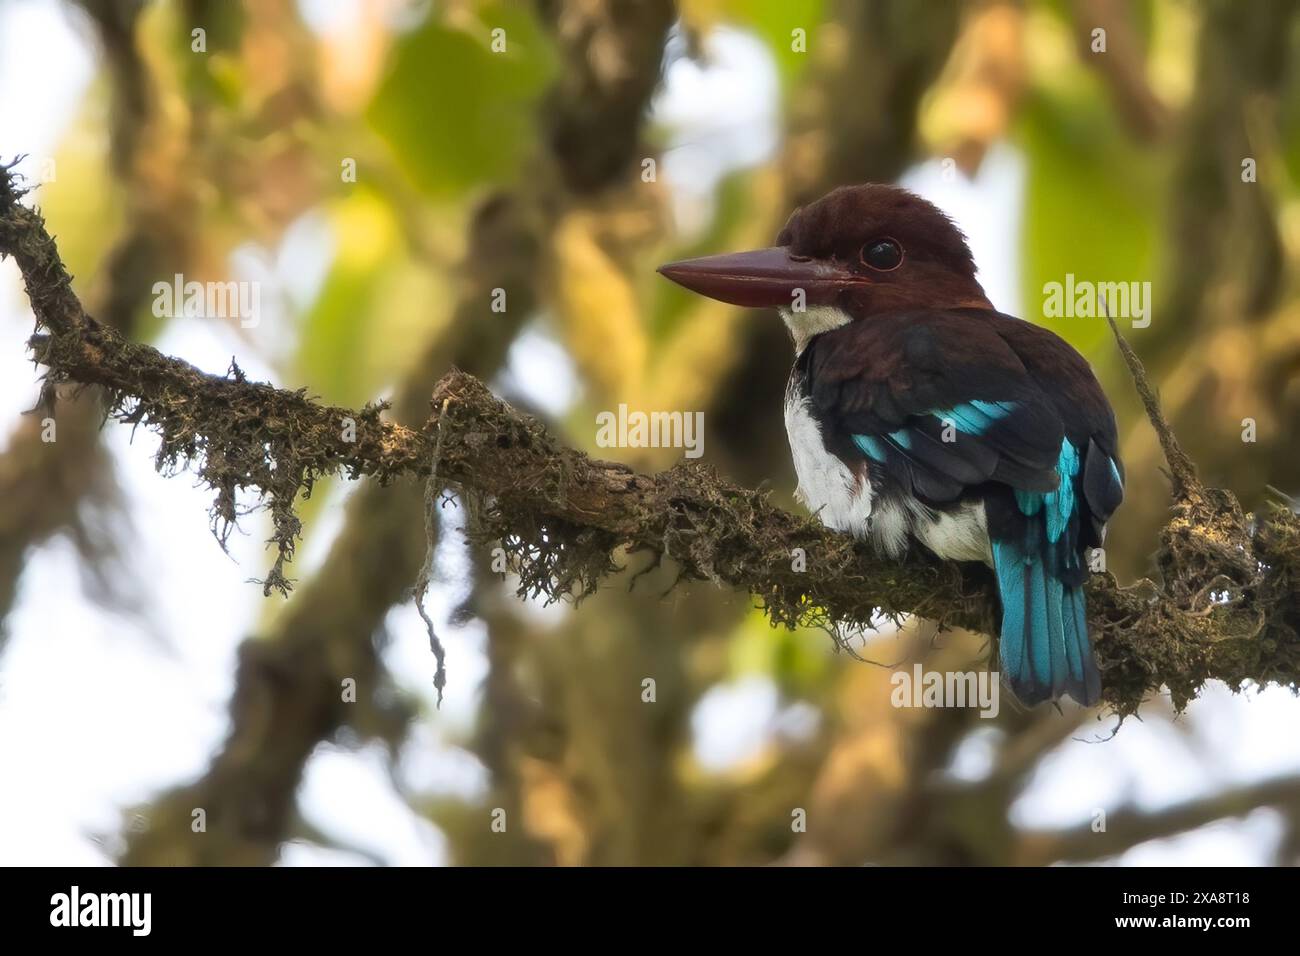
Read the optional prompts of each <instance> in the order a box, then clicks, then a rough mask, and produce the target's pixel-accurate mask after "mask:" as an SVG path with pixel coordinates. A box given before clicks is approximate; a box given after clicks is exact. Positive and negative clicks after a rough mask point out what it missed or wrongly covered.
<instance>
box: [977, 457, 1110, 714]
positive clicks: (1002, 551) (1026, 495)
mask: <svg viewBox="0 0 1300 956" xmlns="http://www.w3.org/2000/svg"><path fill="white" fill-rule="evenodd" d="M1078 471H1079V461H1078V455H1077V453H1076V451H1075V449H1074V446H1073V445H1071V444H1070V443H1069V442H1068V441H1067V442H1064V443H1062V446H1061V458H1060V462H1059V464H1058V472H1059V474H1060V477H1061V482H1060V486H1059V487H1058V488H1057V489H1056V490H1054V491H1051V492H1047V493H1036V492H1023V491H1017V492H1016V493H1015V499H1016V502H1015V503H1016V510H1017V511H1018V512H1019V515H1018V517H1019V518H1020V519H1021V520H1019V521H1017V522H1016V525H1017V527H1016V533H1014V534H1012V535H1010V536H1006V537H1001V536H995V537H994V538H993V541H992V544H993V567H994V570H995V571H996V573H997V579H998V592H999V594H1000V596H1001V598H1002V637H1001V642H1000V648H1001V650H1000V653H1001V664H1002V673H1003V676H1004V677H1006V679H1007V682H1008V683H1009V684H1010V685H1011V689H1012V691H1014V692H1015V695H1016V696H1017V697H1018V698H1020V700H1022V701H1024V702H1025V703H1027V704H1036V703H1039V702H1041V701H1044V700H1054V699H1056V698H1058V697H1060V696H1061V695H1062V694H1069V695H1070V696H1071V697H1073V698H1074V699H1075V700H1076V701H1078V702H1079V703H1080V704H1084V705H1089V706H1090V705H1092V704H1095V703H1096V702H1097V701H1098V700H1099V699H1100V697H1101V677H1100V675H1099V674H1098V672H1097V665H1096V663H1095V662H1094V661H1093V657H1092V645H1091V644H1090V643H1089V641H1088V621H1087V613H1086V608H1085V604H1084V596H1083V582H1084V580H1085V578H1086V576H1087V575H1086V572H1085V571H1084V569H1083V566H1082V557H1081V555H1080V553H1079V549H1078V546H1077V540H1078V525H1079V522H1078V513H1077V511H1076V501H1075V496H1074V487H1073V479H1074V477H1075V476H1076V475H1077V474H1078Z"/></svg>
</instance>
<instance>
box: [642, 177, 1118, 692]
mask: <svg viewBox="0 0 1300 956" xmlns="http://www.w3.org/2000/svg"><path fill="white" fill-rule="evenodd" d="M659 271H660V272H662V273H663V274H664V275H665V276H667V277H668V278H669V279H672V280H673V281H674V282H677V283H679V284H681V285H683V286H685V287H686V288H688V289H691V290H693V291H695V292H698V293H700V294H702V295H706V296H709V297H710V298H714V299H719V300H721V301H723V302H729V303H732V304H734V305H739V306H747V307H754V308H776V309H778V310H779V312H780V314H781V317H782V318H783V319H784V320H785V324H786V325H787V327H788V328H789V330H790V333H791V336H792V337H793V339H794V349H795V355H796V358H795V363H794V368H793V370H792V371H791V374H790V382H789V385H788V388H787V392H786V400H785V425H786V431H787V432H788V434H789V438H790V448H791V451H792V453H793V456H794V465H795V471H796V472H797V474H798V477H799V495H800V497H801V499H802V500H803V501H804V503H805V504H806V505H807V506H808V508H809V509H810V510H812V511H814V512H815V513H816V514H817V515H818V516H819V517H820V518H821V520H822V521H823V522H824V523H825V524H826V525H828V526H829V527H831V528H835V529H838V530H841V531H847V532H850V533H852V534H854V535H855V536H857V537H859V538H863V539H866V540H868V541H869V542H871V543H872V544H873V545H874V546H875V547H876V548H877V549H878V550H879V551H881V552H882V553H884V554H886V555H889V556H892V557H896V558H898V557H902V556H903V555H904V554H905V553H906V552H907V550H908V548H909V547H911V546H914V545H919V546H920V547H921V548H924V549H926V550H928V551H930V552H932V553H933V554H935V555H937V556H938V557H940V558H945V559H949V560H953V561H982V562H984V563H985V564H987V565H989V566H990V567H991V568H992V569H993V571H994V577H995V578H996V581H997V587H998V593H999V596H1000V598H1001V602H1000V603H1001V608H1002V621H1001V629H1000V630H1001V638H1000V641H999V653H1000V657H1001V670H1002V675H1003V679H1004V680H1005V681H1006V682H1007V683H1008V684H1009V686H1010V687H1011V689H1012V691H1013V692H1014V693H1015V695H1016V696H1017V697H1018V698H1020V699H1021V700H1022V701H1024V702H1026V703H1030V704H1034V703H1038V702H1040V701H1044V700H1048V699H1053V700H1054V699H1056V698H1059V697H1060V696H1061V695H1063V694H1069V695H1070V696H1071V697H1073V698H1074V699H1075V700H1076V701H1078V702H1079V703H1082V704H1093V703H1096V702H1097V700H1098V698H1099V696H1100V693H1101V680H1100V677H1099V675H1098V673H1097V666H1096V662H1095V661H1094V659H1093V654H1092V647H1091V645H1090V643H1089V641H1088V626H1087V622H1086V617H1085V609H1084V593H1083V583H1084V580H1085V578H1086V576H1087V573H1088V567H1087V561H1086V552H1087V551H1088V550H1089V549H1091V548H1094V547H1098V546H1100V545H1101V542H1102V539H1103V536H1104V534H1105V527H1106V521H1107V520H1108V519H1109V518H1110V516H1111V514H1112V513H1113V512H1114V511H1115V509H1116V508H1117V507H1118V506H1119V503H1120V500H1121V499H1122V497H1123V494H1124V470H1123V466H1122V465H1121V464H1120V460H1119V455H1118V449H1117V441H1116V434H1115V415H1114V412H1113V411H1112V410H1111V407H1110V404H1109V403H1108V402H1107V400H1106V396H1105V394H1104V393H1103V392H1102V390H1101V387H1100V386H1099V385H1098V384H1097V380H1096V378H1095V377H1094V376H1093V373H1092V370H1091V369H1090V368H1089V366H1088V363H1087V362H1086V361H1085V360H1084V358H1083V357H1082V356H1081V355H1079V353H1078V352H1076V351H1075V350H1074V349H1073V348H1071V347H1070V345H1068V344H1067V343H1066V342H1065V341H1064V340H1063V339H1061V338H1060V337H1059V336H1057V335H1055V334H1054V333H1052V332H1050V331H1048V330H1047V329H1044V328H1041V327H1039V326H1036V325H1034V324H1032V323H1030V322H1025V321H1022V320H1020V319H1017V318H1014V317H1012V316H1009V315H1004V314H1002V313H1000V312H998V311H997V310H996V309H994V308H993V306H992V304H991V303H990V302H989V300H988V298H987V297H986V296H985V294H984V290H983V288H982V287H981V286H980V284H979V282H978V281H977V280H976V278H975V262H974V260H973V258H972V256H971V252H970V248H969V247H968V246H967V244H966V239H965V237H964V236H963V235H962V234H961V232H960V231H959V230H958V229H957V227H956V226H955V225H954V224H953V222H952V221H951V220H950V219H949V218H948V217H947V216H945V215H944V214H943V213H942V212H940V211H939V209H937V208H936V207H935V206H933V205H932V204H931V203H929V202H926V201H925V200H923V199H921V198H920V197H918V196H915V195H913V194H912V193H910V192H908V191H906V190H904V189H900V188H898V187H894V186H886V185H878V184H868V185H863V186H850V187H842V188H840V189H836V190H835V191H834V192H832V193H830V194H829V195H827V196H824V197H823V198H821V199H819V200H818V201H817V202H815V203H812V204H811V205H809V206H806V207H803V208H801V209H798V210H796V211H795V213H794V215H792V216H791V217H790V220H789V222H787V223H786V225H785V228H784V229H782V230H781V234H780V235H779V236H778V237H777V245H776V246H775V247H773V248H770V249H763V250H759V251H755V252H742V253H737V254H734V255H719V256H708V257H706V258H702V259H689V260H686V261H683V262H674V263H671V264H669V265H665V266H663V267H661V268H660V270H659Z"/></svg>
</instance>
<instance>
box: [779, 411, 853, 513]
mask: <svg viewBox="0 0 1300 956" xmlns="http://www.w3.org/2000/svg"><path fill="white" fill-rule="evenodd" d="M785 430H786V434H787V435H789V437H790V454H791V455H792V456H793V457H794V470H795V474H796V475H798V476H799V490H798V496H799V500H800V501H802V502H803V503H804V504H805V505H807V507H808V510H809V511H811V512H812V513H813V514H815V515H817V517H818V518H820V519H821V521H822V524H824V525H826V526H827V527H828V528H834V529H835V530H836V531H847V532H849V533H850V534H852V535H854V536H855V537H859V538H862V537H866V535H867V530H868V529H869V528H870V525H871V521H870V519H871V484H870V482H868V481H866V480H865V478H864V479H863V480H861V481H859V479H858V477H857V476H856V475H854V474H853V472H852V471H850V470H849V467H848V465H846V464H844V462H842V461H840V459H839V458H837V457H836V456H835V455H832V454H831V453H830V452H828V451H827V450H826V443H825V442H823V441H822V430H821V426H820V425H818V424H817V419H815V418H813V415H812V410H811V409H810V408H809V400H808V397H807V396H806V395H800V394H798V392H797V391H796V389H794V388H791V389H790V390H789V391H788V392H787V393H786V396H785Z"/></svg>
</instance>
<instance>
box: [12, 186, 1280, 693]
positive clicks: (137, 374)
mask: <svg viewBox="0 0 1300 956" xmlns="http://www.w3.org/2000/svg"><path fill="white" fill-rule="evenodd" d="M20 195H21V190H20V189H19V188H18V187H17V186H16V184H15V183H14V181H13V179H12V177H11V176H10V174H9V172H8V171H7V170H5V171H4V173H3V174H0V255H11V256H13V257H14V258H15V259H16V260H17V262H18V265H19V268H20V269H21V271H22V274H23V277H24V281H25V283H26V287H27V293H28V296H29V298H30V299H31V303H32V308H33V311H34V312H35V314H36V320H37V331H36V334H35V335H34V336H33V337H32V339H31V341H30V346H31V348H32V351H33V356H34V358H35V360H36V361H37V362H39V363H40V364H42V365H44V366H46V368H47V372H46V376H45V387H44V390H43V401H45V402H47V403H52V402H53V400H54V388H55V386H57V385H59V384H62V383H75V384H77V385H82V386H85V385H95V386H100V387H102V388H103V389H104V390H105V392H106V395H107V408H108V415H109V417H111V418H115V419H117V420H119V421H122V422H125V423H130V424H132V425H141V424H143V425H145V426H147V427H148V428H150V429H152V430H153V431H154V432H156V433H157V434H158V435H159V437H160V439H161V445H160V447H159V450H158V453H157V464H158V467H159V469H160V470H161V471H165V472H166V471H172V470H175V469H178V468H180V467H183V466H192V467H194V468H195V469H196V470H197V472H198V475H199V477H200V478H201V479H202V480H203V481H204V482H205V483H206V484H207V485H208V486H209V487H210V488H212V489H213V491H214V492H215V494H216V499H215V501H214V504H213V508H212V515H213V523H214V531H215V532H216V533H217V535H218V536H219V537H222V536H224V534H225V533H226V532H227V531H228V529H229V528H230V526H231V525H232V524H233V522H234V521H235V520H236V519H237V518H238V517H239V512H238V510H237V501H238V495H239V494H240V493H241V492H247V493H253V494H256V495H258V496H260V502H261V504H262V505H264V506H265V507H266V508H267V509H268V510H269V511H270V512H271V516H272V520H273V526H274V535H273V538H272V542H273V543H274V544H275V546H276V549H277V557H276V560H275V566H274V568H273V569H272V571H271V573H270V575H269V576H268V578H267V580H266V582H265V590H266V591H267V592H268V593H269V591H270V590H271V589H273V588H275V589H279V590H282V591H285V590H287V589H288V587H289V582H288V579H287V578H286V577H285V574H284V566H285V564H286V563H287V562H288V561H289V560H290V559H291V558H292V555H293V549H294V545H295V543H296V540H297V536H298V534H299V531H300V526H299V522H298V519H297V517H296V515H295V512H294V505H295V502H296V500H297V497H298V495H299V494H308V493H310V491H311V488H312V484H313V482H314V481H315V480H316V478H318V477H319V476H321V475H324V474H331V473H340V474H343V475H346V476H348V477H352V478H355V477H359V476H362V475H367V476H371V477H374V478H377V479H378V480H379V481H381V482H386V481H388V480H390V479H392V478H395V477H397V476H399V475H412V476H422V477H427V476H428V475H429V473H430V471H431V469H432V467H433V463H434V462H435V460H436V462H437V474H438V482H439V483H440V484H442V485H444V486H446V487H449V488H452V489H453V490H456V491H458V492H459V493H460V494H461V496H462V497H463V499H464V500H465V501H466V502H467V503H468V504H469V505H470V506H471V512H472V514H473V517H474V521H473V524H472V534H473V536H474V537H475V538H477V539H479V540H484V541H489V540H490V541H500V542H502V544H503V546H504V548H505V550H506V553H507V554H508V555H510V556H511V560H512V561H513V563H514V567H515V570H517V571H518V573H519V577H520V586H519V590H520V593H521V594H525V595H529V596H532V597H543V598H545V599H548V600H552V599H560V598H563V597H566V596H569V597H581V596H582V595H584V594H586V593H588V592H589V591H590V590H592V589H593V588H595V587H596V585H597V583H598V581H599V580H600V578H601V577H602V576H603V575H605V574H606V573H607V572H608V571H610V570H611V569H612V568H613V567H614V559H615V555H616V553H617V552H619V551H620V549H628V550H632V551H644V552H648V553H649V554H651V555H653V556H654V557H655V558H657V559H662V558H665V557H667V558H670V559H671V560H672V561H674V562H675V563H676V565H677V567H678V568H679V571H680V576H681V578H682V579H697V580H708V581H712V582H714V583H715V584H717V585H719V586H723V587H728V588H734V589H742V590H745V591H748V592H750V593H751V594H753V595H755V596H756V597H757V598H758V599H759V600H760V602H761V603H762V605H763V607H764V608H765V610H766V612H767V614H768V616H769V617H770V618H771V620H772V622H773V624H780V625H784V626H787V627H794V626H798V625H817V626H823V627H826V628H828V629H829V630H831V632H832V633H833V634H835V635H837V637H840V639H841V642H842V635H843V634H844V633H846V629H856V628H859V627H865V626H869V625H870V624H871V622H872V621H873V620H879V616H880V615H882V614H883V615H885V616H889V617H898V616H900V615H903V614H915V615H919V616H922V617H926V618H930V619H932V620H936V621H939V622H940V623H942V624H945V625H961V626H965V627H970V628H974V629H977V630H981V631H984V632H986V633H991V632H992V631H993V629H994V628H993V623H994V621H995V617H996V602H995V598H994V595H993V591H992V587H991V581H990V579H989V576H988V575H987V573H986V572H985V571H984V570H983V569H982V568H979V567H965V566H959V565H955V564H949V563H939V562H927V561H923V560H920V559H915V560H912V561H910V562H908V563H905V564H899V563H895V562H892V561H887V560H883V559H880V558H878V557H876V556H874V555H873V554H871V553H870V552H868V551H867V550H865V549H864V548H862V547H860V546H859V545H857V544H855V543H854V542H853V541H852V540H851V539H850V538H848V537H847V536H845V535H843V534H839V533H837V532H833V531H829V530H827V529H826V528H825V527H823V526H822V525H821V524H820V523H819V522H817V521H816V520H815V519H813V518H810V517H805V516H798V515H794V514H791V513H789V512H786V511H783V510H782V509H780V508H778V507H776V506H775V505H773V504H772V503H771V502H770V501H769V500H768V498H767V496H766V495H765V494H763V493H760V492H755V491H751V490H747V489H744V488H741V487H738V486H736V485H734V484H732V483H730V482H728V481H726V480H724V479H722V478H720V477H719V476H718V475H717V474H715V473H714V472H713V470H712V469H710V468H708V467H705V466H700V465H697V464H694V463H682V464H680V465H678V466H676V467H674V468H672V469H670V470H668V471H665V472H661V473H659V474H657V475H653V476H651V475H642V474H637V473H635V472H633V471H632V470H631V469H629V468H627V467H626V466H624V465H621V464H618V463H615V462H608V461H599V460H596V459H593V458H591V457H589V456H588V455H586V454H584V453H582V452H579V451H576V450H574V449H572V448H568V447H566V446H564V445H563V444H561V443H560V442H559V441H558V440H557V439H556V438H555V437H554V436H552V435H551V434H549V432H548V431H547V430H546V429H545V428H544V427H543V426H542V425H541V424H540V423H539V422H537V421H536V420H534V419H532V418H530V417H528V416H526V415H523V414H520V413H519V412H517V411H516V410H514V409H513V408H511V407H510V406H508V405H506V404H505V403H504V402H502V401H500V400H499V399H497V398H496V397H495V396H493V395H492V394H491V392H489V391H488V389H487V388H486V387H485V386H484V385H483V384H482V383H481V382H479V381H478V380H477V379H475V378H474V377H472V376H470V375H466V374H463V373H460V372H455V371H453V372H451V373H449V374H448V375H446V376H445V377H444V378H443V379H442V380H441V382H439V384H438V386H437V388H436V390H435V392H434V395H433V396H432V402H431V408H432V413H431V414H430V416H429V419H428V421H427V422H426V423H425V425H424V426H423V427H421V428H419V429H411V428H405V427H403V426H400V425H397V424H394V423H392V422H389V421H386V420H385V419H383V418H382V417H381V412H382V411H383V406H382V405H372V406H367V407H366V408H363V409H361V410H359V411H352V410H349V409H346V408H341V407H337V406H329V405H324V404H321V403H319V402H316V401H313V400H312V399H311V398H309V397H308V396H307V394H306V393H305V392H304V391H303V390H297V391H289V390H285V389H277V388H273V387H272V386H270V385H267V384H262V383H256V382H250V381H248V380H247V379H246V378H245V377H244V375H243V374H242V373H241V372H240V371H239V370H238V368H236V367H234V366H233V365H232V368H231V371H230V372H229V373H228V374H227V375H225V376H217V375H209V374H205V373H203V372H200V371H199V370H197V369H195V368H194V367H193V366H191V365H189V364H187V363H185V362H182V361H180V360H178V359H175V358H170V357H168V356H165V355H162V354H161V353H159V352H158V351H157V350H155V349H153V348H150V347H149V346H146V345H141V344H138V343H133V342H130V341H127V340H125V339H124V338H122V336H120V335H119V334H118V333H117V332H115V331H114V330H112V329H110V328H107V327H105V326H103V325H101V324H99V323H98V322H96V321H95V320H94V319H93V318H91V317H90V316H88V315H86V314H85V312H84V311H83V309H82V307H81V304H80V302H79V301H78V300H77V298H76V296H75V295H74V293H73V292H72V287H71V277H70V276H69V275H68V274H67V271H66V270H65V269H64V267H63V264H62V262H61V261H60V259H59V255H58V250H57V248H56V247H55V244H54V241H53V240H52V239H51V238H50V236H49V234H48V232H47V231H46V230H45V226H44V222H43V220H42V219H41V217H40V215H39V213H37V212H35V211H34V210H31V209H29V208H27V207H25V206H23V205H21V204H20V203H19V202H18V199H19V197H20ZM1134 371H1135V375H1137V376H1139V378H1138V381H1139V387H1140V388H1141V389H1143V390H1144V397H1146V396H1147V395H1150V396H1151V401H1150V402H1149V403H1148V407H1149V409H1151V408H1155V404H1154V403H1155V400H1154V394H1153V393H1152V392H1151V390H1150V388H1149V386H1147V385H1146V384H1145V378H1144V376H1142V375H1141V371H1140V367H1135V369H1134ZM1162 438H1163V435H1162ZM1171 464H1173V466H1174V467H1173V470H1174V473H1175V478H1176V482H1175V483H1176V492H1177V494H1176V501H1175V509H1174V515H1173V518H1172V520H1171V521H1170V523H1169V524H1168V525H1167V526H1166V528H1165V530H1164V533H1163V534H1162V538H1161V543H1160V548H1159V551H1158V565H1159V569H1160V572H1161V578H1162V580H1161V581H1160V583H1159V584H1155V583H1152V582H1150V581H1141V582H1139V583H1138V584H1136V585H1134V586H1132V587H1128V588H1120V587H1118V586H1117V585H1116V583H1115V581H1114V579H1113V578H1112V577H1111V576H1110V575H1109V574H1098V575H1094V577H1093V579H1092V581H1091V582H1090V584H1089V627H1090V630H1091V633H1092V636H1093V640H1094V643H1095V645H1096V647H1097V653H1098V661H1099V666H1100V668H1101V671H1102V677H1103V685H1104V697H1105V700H1106V701H1107V703H1108V704H1109V705H1110V706H1112V707H1113V708H1114V709H1115V711H1116V712H1118V713H1120V714H1130V713H1134V712H1136V710H1137V708H1138V706H1139V705H1140V704H1141V702H1142V700H1143V699H1144V698H1145V697H1146V696H1147V695H1148V694H1149V693H1150V692H1152V691H1155V690H1158V689H1159V688H1160V687H1161V686H1162V685H1165V686H1168V688H1169V689H1170V691H1171V693H1172V696H1173V700H1174V704H1175V706H1176V707H1178V708H1182V707H1183V706H1185V705H1186V703H1187V702H1188V701H1189V700H1190V699H1191V698H1192V697H1194V696H1195V694H1196V692H1197V691H1198V689H1199V688H1200V687H1201V686H1202V685H1203V684H1204V683H1205V682H1206V681H1207V680H1210V679H1215V678H1217V679H1221V680H1223V681H1225V682H1226V683H1228V684H1229V685H1230V686H1232V687H1234V688H1237V687H1240V686H1241V685H1242V684H1243V683H1245V682H1247V681H1254V682H1257V683H1259V684H1265V683H1280V684H1285V685H1288V686H1290V687H1292V688H1294V687H1296V686H1297V684H1298V683H1300V597H1298V594H1300V521H1297V519H1296V516H1295V515H1294V514H1293V513H1292V512H1291V511H1290V510H1288V509H1286V508H1282V507H1277V508H1275V509H1273V510H1271V511H1270V512H1269V513H1268V514H1265V515H1261V516H1257V517H1256V518H1254V519H1253V520H1252V519H1248V517H1247V516H1245V515H1243V514H1242V512H1241V509H1240V507H1239V506H1238V505H1237V502H1236V499H1235V498H1234V497H1233V496H1232V495H1231V494H1230V493H1228V492H1226V491H1220V490H1218V489H1204V488H1202V487H1201V486H1200V484H1199V482H1196V483H1195V485H1194V486H1192V487H1191V488H1190V489H1189V476H1191V477H1190V480H1191V481H1195V479H1194V472H1193V470H1192V468H1191V464H1190V461H1188V462H1186V463H1185V467H1184V462H1183V461H1182V460H1179V461H1177V462H1176V463H1171ZM1189 490H1191V494H1190V495H1189ZM796 557H799V558H800V560H796ZM801 568H806V570H799V569H801Z"/></svg>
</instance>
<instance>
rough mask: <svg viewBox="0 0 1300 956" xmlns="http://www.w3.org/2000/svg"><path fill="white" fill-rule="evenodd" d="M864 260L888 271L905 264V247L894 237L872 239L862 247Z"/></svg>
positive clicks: (872, 265)
mask: <svg viewBox="0 0 1300 956" xmlns="http://www.w3.org/2000/svg"><path fill="white" fill-rule="evenodd" d="M862 262H863V263H864V264H865V265H869V266H871V268H873V269H879V270H880V271H881V272H888V271H889V270H890V269H897V268H898V267H899V266H900V265H902V264H903V247H902V246H900V245H899V244H898V243H897V242H895V241H894V240H893V239H872V240H871V241H870V242H868V243H867V244H866V245H865V246H863V247H862Z"/></svg>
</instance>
